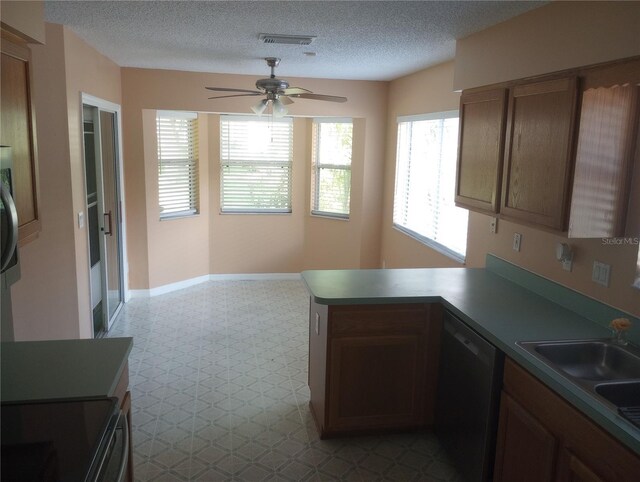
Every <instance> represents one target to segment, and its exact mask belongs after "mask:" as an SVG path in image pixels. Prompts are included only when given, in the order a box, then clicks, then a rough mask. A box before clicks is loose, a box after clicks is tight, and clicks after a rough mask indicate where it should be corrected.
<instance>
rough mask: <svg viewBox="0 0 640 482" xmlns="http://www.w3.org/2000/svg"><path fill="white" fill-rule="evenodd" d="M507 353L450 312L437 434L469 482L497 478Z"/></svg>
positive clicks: (444, 337) (444, 333)
mask: <svg viewBox="0 0 640 482" xmlns="http://www.w3.org/2000/svg"><path fill="white" fill-rule="evenodd" d="M503 367H504V354H503V353H502V352H501V351H499V350H498V349H496V347H494V346H493V345H492V344H491V343H489V342H488V341H487V340H485V339H484V338H482V337H481V336H480V335H478V334H477V333H476V332H474V331H473V330H472V329H471V328H469V327H468V326H467V325H466V324H464V323H463V322H462V321H460V320H459V319H458V318H456V317H455V316H454V315H453V314H451V313H450V312H448V311H445V314H444V326H443V330H442V344H441V348H440V365H439V375H438V392H437V401H436V419H435V426H434V429H435V433H436V435H437V437H438V439H439V440H440V442H441V444H442V446H443V447H444V449H445V450H446V452H447V455H448V456H449V458H450V459H451V460H452V462H454V463H455V465H456V468H457V470H458V472H459V473H460V474H461V475H462V477H463V479H464V480H465V481H469V482H471V481H488V480H491V478H492V475H493V462H494V460H493V459H494V455H495V441H496V432H497V428H498V410H499V405H500V389H501V388H502V371H503Z"/></svg>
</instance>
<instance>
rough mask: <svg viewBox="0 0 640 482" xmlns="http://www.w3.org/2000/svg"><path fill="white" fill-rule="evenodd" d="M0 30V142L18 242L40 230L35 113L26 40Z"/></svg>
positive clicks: (29, 54)
mask: <svg viewBox="0 0 640 482" xmlns="http://www.w3.org/2000/svg"><path fill="white" fill-rule="evenodd" d="M19 42H20V40H19V39H18V38H17V37H15V38H12V37H11V34H9V33H7V32H5V31H4V30H3V31H2V40H1V51H2V65H1V66H0V68H1V70H0V72H1V74H0V75H1V79H2V83H1V88H0V93H1V94H0V97H1V105H0V117H1V120H0V144H2V145H3V146H10V147H11V153H12V159H13V183H14V190H15V192H14V197H15V201H16V208H17V211H18V225H19V228H18V242H19V244H20V245H24V244H25V243H27V242H29V241H31V240H32V239H35V237H37V235H38V233H39V232H40V216H39V211H38V175H37V173H38V168H37V151H36V133H35V113H34V110H33V103H32V99H31V70H30V67H31V66H30V59H31V52H30V50H29V47H28V46H27V45H26V44H21V43H19Z"/></svg>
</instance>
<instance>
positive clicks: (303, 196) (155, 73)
mask: <svg viewBox="0 0 640 482" xmlns="http://www.w3.org/2000/svg"><path fill="white" fill-rule="evenodd" d="M282 76H283V77H284V76H285V75H284V73H283V74H282ZM255 80H256V76H241V75H226V74H207V73H196V72H179V71H165V70H148V69H130V68H125V69H123V77H122V82H123V103H124V111H123V120H124V131H125V141H124V150H125V175H126V179H127V181H126V184H127V185H126V197H127V203H128V208H127V223H128V224H127V229H128V234H129V259H130V283H131V288H132V289H141V288H142V289H144V288H148V287H151V288H154V287H157V286H160V285H162V284H167V283H171V282H177V281H181V280H183V279H188V278H190V277H196V276H198V275H199V273H200V271H198V270H196V269H195V267H196V266H198V267H200V266H202V263H206V262H207V257H206V256H203V255H201V254H199V253H200V250H199V248H198V249H196V250H194V251H189V253H190V255H191V256H192V257H193V258H192V259H191V260H189V261H188V262H186V261H185V264H186V265H189V266H192V267H194V269H192V270H188V272H187V271H181V272H171V271H170V270H169V269H167V267H166V266H163V265H162V264H161V262H162V256H159V255H155V254H154V253H167V252H170V251H171V249H170V247H169V246H168V245H169V244H171V243H172V241H171V237H170V236H169V235H168V233H167V232H163V233H164V234H163V235H162V236H161V235H159V232H156V231H155V230H154V229H155V228H154V227H153V226H152V225H151V224H150V223H153V222H154V221H153V219H154V218H155V215H154V214H153V211H152V209H155V207H154V206H156V205H157V201H156V197H157V196H156V187H155V185H156V184H155V181H154V178H153V177H152V176H150V175H149V174H150V172H151V171H150V170H151V169H152V167H153V164H154V163H153V162H152V161H151V159H152V158H153V156H155V151H154V150H153V145H152V144H150V141H143V139H146V136H148V135H152V136H153V135H155V130H154V129H152V130H153V132H152V133H149V132H147V131H148V130H149V128H150V126H151V125H150V124H149V122H148V121H147V122H146V123H145V122H143V114H142V111H143V110H145V109H149V110H158V109H167V110H187V111H196V112H210V113H211V114H210V115H209V116H208V117H209V120H208V124H209V125H208V132H209V135H208V139H209V148H208V157H209V165H208V168H209V176H208V183H209V186H208V192H209V216H208V217H209V228H208V234H209V240H208V243H209V257H208V264H209V272H210V273H213V274H227V273H264V272H271V273H273V272H299V271H301V270H302V269H305V268H307V267H309V266H311V265H312V266H314V267H318V268H327V267H361V266H362V267H371V266H377V265H378V263H379V237H380V236H379V221H378V217H377V216H376V215H374V214H372V213H375V211H376V210H378V212H379V206H380V203H381V192H382V182H381V179H382V171H383V163H384V156H383V153H384V150H383V146H384V132H385V125H384V120H383V119H384V114H385V112H386V91H387V84H386V83H384V82H365V81H335V80H324V79H289V80H290V82H291V84H292V85H302V86H304V87H305V88H309V89H311V90H313V91H314V92H319V93H324V94H334V95H345V96H346V97H348V98H349V101H348V102H346V103H344V104H335V103H329V102H313V101H305V100H302V99H298V100H296V103H295V104H293V105H291V106H289V110H290V114H291V115H294V116H296V117H297V118H296V119H295V122H294V166H293V192H292V202H293V212H292V213H291V214H288V215H230V214H225V215H222V214H220V199H219V195H220V194H219V185H220V178H219V176H220V172H219V171H220V167H219V153H220V146H219V118H218V116H217V115H215V114H214V112H219V113H243V114H249V113H250V112H251V111H250V106H251V105H252V104H253V103H255V99H254V98H249V99H242V98H240V99H238V98H232V99H223V100H218V101H211V100H208V99H207V97H209V96H210V93H209V92H207V91H206V90H205V89H204V86H206V85H217V86H232V87H237V88H247V89H248V88H252V87H253V83H254V82H255ZM313 116H337V117H352V118H357V119H362V124H361V127H360V128H359V129H360V130H361V131H362V132H361V134H360V139H361V141H360V143H359V145H358V147H357V149H354V150H355V151H357V155H358V160H356V162H355V163H354V166H353V170H354V179H353V181H352V184H353V185H352V216H351V219H350V220H349V221H348V222H345V221H336V220H326V219H318V218H311V217H310V215H309V204H308V190H309V189H310V179H309V174H310V172H309V166H308V164H309V158H308V152H309V149H310V147H309V146H310V142H311V141H310V137H309V131H308V122H309V121H308V120H306V119H303V118H302V117H313ZM298 117H300V118H298ZM381 119H382V120H381ZM145 126H149V128H146V127H145ZM145 165H146V169H145ZM365 179H367V185H366V187H365V182H364V180H365ZM365 203H366V204H367V208H366V210H365V209H364V208H363V204H365ZM369 204H370V205H369ZM163 223H164V224H165V226H166V228H164V229H166V230H177V229H178V228H177V226H178V225H177V224H172V223H174V221H171V222H167V221H164V222H163ZM327 225H328V226H329V227H327ZM198 229H200V227H196V226H195V225H193V226H186V223H185V230H182V231H181V234H180V236H181V237H182V239H185V238H189V237H195V236H200V235H201V233H202V232H201V231H198ZM199 233H200V234H199ZM364 235H367V236H369V237H368V238H367V239H365V236H364ZM176 236H177V235H176ZM176 239H177V238H176ZM309 240H311V242H308V241H309ZM363 246H365V248H366V249H363ZM334 247H335V249H334ZM341 250H342V251H341ZM309 253H312V258H311V259H310V260H309V261H307V255H308V254H309ZM344 253H346V254H344ZM340 256H342V258H340ZM336 258H339V264H336ZM161 272H162V274H160V273H161Z"/></svg>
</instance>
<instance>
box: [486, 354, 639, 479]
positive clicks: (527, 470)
mask: <svg viewBox="0 0 640 482" xmlns="http://www.w3.org/2000/svg"><path fill="white" fill-rule="evenodd" d="M638 480H640V457H639V456H638V455H636V454H635V453H633V452H632V451H631V450H629V449H628V448H627V447H625V446H624V445H622V444H621V443H620V442H618V441H617V440H615V439H614V438H613V437H611V435H609V434H608V433H606V432H605V431H604V430H602V429H601V428H600V427H598V426H597V425H595V424H594V423H593V422H592V421H591V420H590V419H589V418H587V417H586V416H585V415H583V414H582V413H581V412H580V411H578V410H577V409H575V408H574V407H573V406H572V405H570V404H569V403H568V402H566V401H565V400H564V399H562V398H561V397H560V396H559V395H557V394H556V393H554V392H553V391H552V390H551V389H549V388H548V387H546V386H545V385H544V384H543V383H542V382H540V381H539V380H538V379H536V378H535V377H534V376H532V375H531V374H529V373H528V372H527V371H526V370H524V369H523V368H521V367H520V366H519V365H517V364H516V363H515V362H513V360H510V359H507V361H506V363H505V376H504V390H503V393H502V400H501V406H500V423H499V427H498V441H497V446H496V465H495V470H494V481H495V482H500V481H503V482H514V481H518V482H543V481H545V482H546V481H554V482H564V481H567V482H596V481H611V482H614V481H615V482H622V481H625V482H626V481H628V482H632V481H634V482H637V481H638Z"/></svg>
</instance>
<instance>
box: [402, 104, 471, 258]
mask: <svg viewBox="0 0 640 482" xmlns="http://www.w3.org/2000/svg"><path fill="white" fill-rule="evenodd" d="M457 148H458V113H457V111H452V112H441V113H436V114H430V115H423V116H411V117H400V118H398V151H397V160H396V187H395V196H394V206H393V223H394V226H395V227H396V228H398V229H399V230H400V231H403V232H404V233H406V234H408V235H410V236H412V237H414V238H416V239H418V240H419V241H421V242H423V243H424V244H426V245H428V246H430V247H432V248H434V249H436V250H438V251H440V252H442V253H444V254H446V255H447V256H450V257H452V258H454V259H456V260H458V261H464V259H465V255H466V249H467V221H468V215H469V213H468V211H467V210H465V209H460V208H457V207H456V206H455V204H454V192H455V182H456V156H457Z"/></svg>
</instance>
